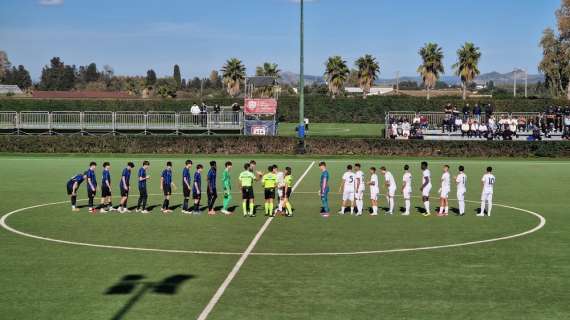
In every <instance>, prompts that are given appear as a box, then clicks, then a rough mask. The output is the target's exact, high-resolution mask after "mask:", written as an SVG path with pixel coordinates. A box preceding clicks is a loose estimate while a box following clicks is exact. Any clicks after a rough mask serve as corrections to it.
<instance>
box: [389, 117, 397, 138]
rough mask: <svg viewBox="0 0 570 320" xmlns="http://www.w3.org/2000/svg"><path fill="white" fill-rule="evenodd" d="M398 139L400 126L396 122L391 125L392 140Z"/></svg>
mask: <svg viewBox="0 0 570 320" xmlns="http://www.w3.org/2000/svg"><path fill="white" fill-rule="evenodd" d="M397 137H398V124H397V123H396V121H393V122H392V124H390V138H391V139H396V138H397Z"/></svg>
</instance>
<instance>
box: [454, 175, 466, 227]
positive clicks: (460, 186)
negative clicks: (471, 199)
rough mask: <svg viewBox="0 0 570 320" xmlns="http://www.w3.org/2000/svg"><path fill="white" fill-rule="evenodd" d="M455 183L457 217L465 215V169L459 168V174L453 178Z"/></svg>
mask: <svg viewBox="0 0 570 320" xmlns="http://www.w3.org/2000/svg"><path fill="white" fill-rule="evenodd" d="M455 182H456V183H457V201H458V203H459V215H460V216H462V217H463V216H464V215H465V193H466V192H467V175H465V167H463V166H459V174H458V175H457V177H455Z"/></svg>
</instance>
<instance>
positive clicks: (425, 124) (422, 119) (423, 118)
mask: <svg viewBox="0 0 570 320" xmlns="http://www.w3.org/2000/svg"><path fill="white" fill-rule="evenodd" d="M420 127H421V128H422V130H427V129H428V128H429V123H428V119H427V117H426V116H425V115H423V114H422V115H421V116H420Z"/></svg>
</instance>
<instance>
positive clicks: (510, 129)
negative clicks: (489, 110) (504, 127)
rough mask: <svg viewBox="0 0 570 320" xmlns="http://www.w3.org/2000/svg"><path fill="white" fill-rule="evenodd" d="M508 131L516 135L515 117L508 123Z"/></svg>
mask: <svg viewBox="0 0 570 320" xmlns="http://www.w3.org/2000/svg"><path fill="white" fill-rule="evenodd" d="M509 131H510V132H511V133H512V134H513V135H515V136H517V121H516V120H515V119H512V120H511V122H510V123H509Z"/></svg>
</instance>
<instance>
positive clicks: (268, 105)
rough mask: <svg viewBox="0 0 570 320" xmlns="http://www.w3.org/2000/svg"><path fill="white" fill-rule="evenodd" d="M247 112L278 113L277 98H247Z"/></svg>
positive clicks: (245, 109) (245, 108) (245, 107)
mask: <svg viewBox="0 0 570 320" xmlns="http://www.w3.org/2000/svg"><path fill="white" fill-rule="evenodd" d="M244 111H245V114H276V113H277V100H275V99H245V106H244Z"/></svg>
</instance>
